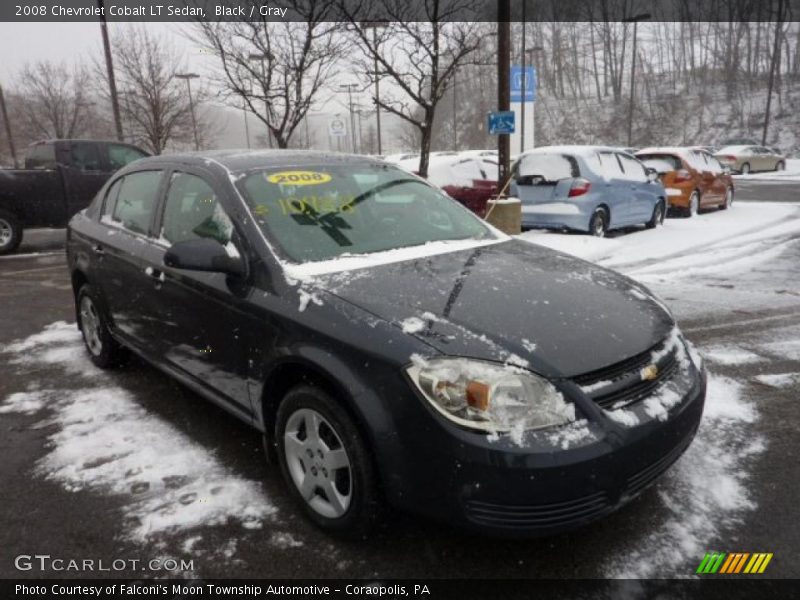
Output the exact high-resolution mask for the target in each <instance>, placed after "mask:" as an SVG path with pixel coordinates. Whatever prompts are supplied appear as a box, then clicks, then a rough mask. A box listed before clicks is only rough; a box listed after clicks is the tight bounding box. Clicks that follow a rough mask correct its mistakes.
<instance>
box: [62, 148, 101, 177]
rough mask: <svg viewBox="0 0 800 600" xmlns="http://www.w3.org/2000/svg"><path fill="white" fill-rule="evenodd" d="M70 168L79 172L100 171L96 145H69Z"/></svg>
mask: <svg viewBox="0 0 800 600" xmlns="http://www.w3.org/2000/svg"><path fill="white" fill-rule="evenodd" d="M70 151H71V153H72V166H73V167H75V168H76V169H80V170H81V171H100V170H102V167H101V164H100V152H98V150H97V145H96V144H91V143H84V142H77V143H74V144H72V145H71V147H70Z"/></svg>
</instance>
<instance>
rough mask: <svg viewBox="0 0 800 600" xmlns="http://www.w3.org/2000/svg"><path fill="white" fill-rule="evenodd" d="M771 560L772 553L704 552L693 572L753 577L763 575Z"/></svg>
mask: <svg viewBox="0 0 800 600" xmlns="http://www.w3.org/2000/svg"><path fill="white" fill-rule="evenodd" d="M771 560H772V552H753V553H750V552H727V553H726V552H706V555H705V556H704V557H703V560H702V561H701V562H700V566H699V567H697V571H695V572H696V573H698V574H701V575H713V574H715V573H719V574H720V575H722V574H725V575H738V574H740V573H745V574H749V575H755V574H757V573H763V572H764V570H765V569H766V568H767V565H768V564H769V561H771Z"/></svg>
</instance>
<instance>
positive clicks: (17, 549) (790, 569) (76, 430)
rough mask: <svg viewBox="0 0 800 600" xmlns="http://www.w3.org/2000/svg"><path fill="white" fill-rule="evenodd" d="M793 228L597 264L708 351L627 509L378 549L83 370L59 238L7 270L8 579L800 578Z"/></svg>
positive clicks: (134, 387)
mask: <svg viewBox="0 0 800 600" xmlns="http://www.w3.org/2000/svg"><path fill="white" fill-rule="evenodd" d="M733 210H734V211H735V210H736V207H734V209H733ZM716 216H718V215H707V216H706V218H707V219H712V218H713V217H716ZM795 218H796V217H787V218H786V220H787V221H790V220H792V219H795ZM698 222H699V221H698ZM668 225H669V223H668ZM708 226H709V228H712V227H713V223H712V222H710V221H709V225H708ZM786 227H789V226H784V227H783V228H780V227H774V228H773V229H769V228H767V229H766V231H767V232H766V233H763V232H762V233H763V234H762V235H761V236H759V237H758V239H757V240H752V239H751V240H750V241H751V242H752V243H755V242H758V243H757V244H756V245H755V246H753V247H752V248H751V249H750V254H751V256H749V259H750V260H748V261H743V260H742V257H739V262H735V261H730V262H729V261H726V252H734V251H735V249H736V247H737V236H741V232H740V233H735V234H731V236H732V237H729V238H727V239H716V238H715V241H713V243H711V240H709V243H707V244H703V245H689V246H687V247H686V248H685V249H683V250H681V249H677V250H675V251H674V252H672V253H670V254H669V256H664V257H663V259H662V260H655V259H654V258H653V257H652V256H649V255H647V253H645V252H643V251H642V248H644V247H646V246H647V242H644V241H640V240H642V239H645V238H644V237H642V236H647V235H648V232H636V233H633V234H630V235H629V236H627V237H626V238H625V239H624V240H622V241H620V240H619V239H617V240H609V241H611V242H617V243H618V245H617V246H616V247H615V249H613V251H611V252H610V253H608V252H606V253H605V255H604V256H603V257H600V256H598V257H597V258H596V260H600V261H601V263H602V262H603V261H605V262H610V263H615V264H616V265H617V266H616V267H615V268H620V269H621V270H622V271H623V272H625V273H627V274H630V275H631V276H633V277H635V278H637V279H639V280H641V281H642V282H644V283H645V284H646V285H648V286H650V287H651V289H653V290H654V291H655V292H656V293H658V294H659V295H660V296H661V297H662V298H663V299H664V300H665V302H666V303H667V304H668V305H669V306H670V307H671V309H672V311H673V312H674V314H675V316H676V318H677V319H678V321H679V323H680V325H681V327H682V328H683V330H684V331H685V333H686V334H687V336H688V337H689V339H691V340H692V341H693V342H694V343H695V344H696V345H697V346H698V347H699V348H700V350H701V352H702V353H703V354H704V355H705V357H706V360H707V365H708V367H709V371H710V386H709V398H708V401H707V408H706V413H705V416H704V421H703V423H702V425H701V429H700V432H699V433H698V437H697V439H696V441H695V443H694V444H693V445H692V446H691V448H690V449H689V451H688V452H687V454H686V455H684V457H683V458H681V460H680V461H679V462H678V463H677V464H676V465H675V466H674V467H673V468H672V469H670V471H669V472H668V473H667V475H666V476H665V477H664V478H663V479H662V480H661V481H660V482H659V483H658V484H657V485H656V486H655V487H654V488H652V489H650V490H649V491H647V492H646V493H645V494H644V495H643V496H642V497H640V498H639V499H638V500H636V501H634V502H633V503H631V504H630V505H628V506H627V507H625V508H623V509H622V510H621V511H619V512H618V513H616V514H614V515H612V516H610V517H608V518H606V519H604V520H602V521H600V522H598V523H595V524H593V525H591V526H589V527H586V528H583V529H581V530H578V531H575V532H572V533H569V534H566V535H561V536H557V537H552V538H547V539H540V540H530V541H513V542H511V541H504V540H494V539H487V538H480V537H473V536H468V535H465V534H462V533H459V532H456V531H452V530H450V529H448V528H445V527H442V526H439V525H437V524H433V523H430V522H427V521H423V520H420V519H417V518H415V517H411V516H404V515H398V514H392V515H390V518H389V522H388V524H387V527H386V528H385V529H384V530H383V531H381V532H380V533H379V535H377V536H376V537H375V538H374V539H370V540H368V541H364V542H343V541H339V540H334V539H332V538H329V537H327V536H325V535H323V534H321V533H319V532H318V531H317V530H316V529H314V528H313V527H312V526H310V525H309V524H308V523H307V522H306V521H305V520H304V519H303V517H302V516H301V515H300V513H299V512H298V511H297V510H296V508H295V507H294V506H293V504H292V503H291V502H290V500H289V498H288V495H287V493H286V489H285V486H284V484H283V482H282V481H281V478H280V475H279V473H278V472H277V469H276V468H274V467H268V466H266V465H265V464H264V461H263V459H262V450H261V444H260V439H259V436H258V435H257V434H256V433H255V432H253V431H250V430H249V429H247V428H246V427H245V426H244V425H242V424H240V423H239V422H238V421H236V420H234V419H233V418H232V417H229V416H228V415H227V414H226V413H223V412H222V411H221V410H219V409H217V408H215V407H214V406H212V405H211V404H210V403H208V402H205V401H203V400H202V399H200V398H199V397H197V396H195V395H194V394H193V393H191V392H189V391H188V390H186V389H184V388H182V387H181V386H179V385H178V384H176V383H174V382H173V381H172V380H171V379H169V378H167V377H166V376H164V375H162V374H160V373H159V372H158V371H156V370H155V369H153V368H151V367H149V366H147V365H145V364H142V363H140V362H138V361H135V360H134V361H131V362H130V363H129V364H128V365H127V366H126V367H125V368H124V369H121V370H119V371H116V372H111V373H103V372H100V371H98V370H97V369H95V368H94V367H93V366H92V365H91V363H89V362H88V361H87V360H86V358H85V355H84V354H83V351H82V349H81V347H80V339H79V335H78V334H77V331H76V330H75V329H74V328H73V327H72V326H71V325H70V324H71V323H73V322H74V314H73V306H72V298H71V292H70V288H69V279H68V275H67V273H66V271H65V266H64V256H63V253H62V252H60V251H57V252H55V253H52V252H53V251H52V250H50V251H48V250H47V248H49V247H50V246H48V242H47V241H46V240H47V236H46V235H44V236H43V239H44V241H42V246H41V247H40V246H37V245H36V244H35V243H34V244H33V245H31V246H29V247H28V249H27V252H28V253H29V254H30V253H33V252H37V251H41V252H51V253H46V254H39V255H33V256H19V257H9V258H5V259H2V260H0V308H2V310H0V345H2V346H3V348H2V349H0V370H2V373H3V377H2V378H0V428H2V432H3V435H0V453H2V456H3V457H4V458H3V460H2V461H0V502H1V503H2V506H3V522H2V525H3V527H2V529H0V546H2V547H3V548H4V549H5V552H4V558H3V560H2V561H0V577H19V576H28V575H30V576H36V577H40V576H48V575H50V576H59V575H62V576H63V575H68V576H70V575H74V574H71V573H52V572H51V573H44V574H42V573H39V572H24V573H20V572H18V571H16V570H15V569H14V566H13V560H11V559H10V558H9V557H14V556H16V555H18V554H23V553H24V554H34V553H43V554H50V555H52V556H59V557H66V558H95V559H99V558H104V559H106V560H110V559H112V558H121V559H150V558H157V557H173V558H178V559H190V560H193V561H194V562H193V567H194V568H193V569H192V570H184V571H183V572H181V573H180V575H181V576H188V577H220V576H226V577H244V576H258V577H336V576H348V577H370V578H377V577H381V578H390V577H497V578H514V577H523V578H524V577H554V578H560V577H606V576H634V577H635V576H641V577H647V576H657V577H671V576H679V577H680V576H688V575H691V574H692V573H694V570H695V569H696V568H697V565H698V564H699V562H700V560H701V559H702V557H703V555H704V553H705V552H707V551H712V550H714V551H725V552H738V551H744V552H773V553H774V558H773V560H772V562H771V563H770V565H769V568H768V569H767V572H766V573H765V576H771V577H798V576H800V566H798V564H797V561H796V560H795V557H796V556H797V554H798V552H800V530H799V529H798V527H797V524H796V494H795V487H796V486H795V485H794V482H796V481H798V478H799V477H800V467H799V466H798V465H800V461H799V460H798V449H797V436H796V423H797V422H798V420H800V406H799V405H798V403H797V398H798V389H800V278H799V277H798V276H797V275H798V266H797V265H800V237H798V236H796V235H795V236H793V235H792V234H791V233H787V229H786ZM667 229H668V227H667V228H665V229H664V230H663V231H666V230H667ZM33 239H35V238H33ZM654 239H655V238H654ZM654 243H656V242H654ZM625 244H627V245H628V246H627V248H626V245H625ZM601 254H603V253H601ZM715 265H716V266H718V268H713V267H714V266H715ZM692 266H693V268H690V267H692ZM11 344H14V345H13V346H10V345H11ZM107 574H108V573H106V575H107ZM162 574H163V573H159V572H155V573H153V572H145V573H140V572H136V571H123V572H121V573H113V575H117V576H120V575H128V576H134V575H135V576H157V575H162ZM101 575H102V574H101Z"/></svg>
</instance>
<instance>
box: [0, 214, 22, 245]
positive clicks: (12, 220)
mask: <svg viewBox="0 0 800 600" xmlns="http://www.w3.org/2000/svg"><path fill="white" fill-rule="evenodd" d="M21 243H22V223H20V221H19V219H17V217H15V216H14V215H13V214H12V213H10V212H8V211H5V210H0V255H3V254H11V253H12V252H14V250H16V249H17V248H18V247H19V245H20V244H21Z"/></svg>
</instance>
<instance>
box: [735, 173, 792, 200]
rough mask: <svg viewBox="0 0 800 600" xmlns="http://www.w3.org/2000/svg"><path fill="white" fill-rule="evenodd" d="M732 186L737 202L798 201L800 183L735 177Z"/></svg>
mask: <svg viewBox="0 0 800 600" xmlns="http://www.w3.org/2000/svg"><path fill="white" fill-rule="evenodd" d="M733 186H734V189H735V190H736V193H735V197H736V201H737V202H761V201H763V200H769V201H770V202H800V184H798V182H797V181H784V180H781V179H766V178H765V179H756V178H755V177H752V178H750V177H747V178H745V177H736V178H735V179H734V182H733Z"/></svg>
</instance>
